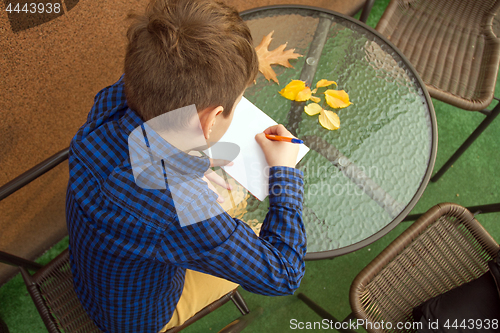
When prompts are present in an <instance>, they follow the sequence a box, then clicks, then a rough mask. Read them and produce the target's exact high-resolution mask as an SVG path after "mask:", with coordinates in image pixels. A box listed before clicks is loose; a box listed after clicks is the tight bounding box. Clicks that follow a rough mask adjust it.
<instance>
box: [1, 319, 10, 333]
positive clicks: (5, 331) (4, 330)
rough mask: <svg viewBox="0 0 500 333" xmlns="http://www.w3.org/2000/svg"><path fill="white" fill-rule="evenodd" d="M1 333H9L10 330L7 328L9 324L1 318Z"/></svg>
mask: <svg viewBox="0 0 500 333" xmlns="http://www.w3.org/2000/svg"><path fill="white" fill-rule="evenodd" d="M0 333H9V328H8V327H7V324H6V323H4V322H3V320H2V319H1V318H0Z"/></svg>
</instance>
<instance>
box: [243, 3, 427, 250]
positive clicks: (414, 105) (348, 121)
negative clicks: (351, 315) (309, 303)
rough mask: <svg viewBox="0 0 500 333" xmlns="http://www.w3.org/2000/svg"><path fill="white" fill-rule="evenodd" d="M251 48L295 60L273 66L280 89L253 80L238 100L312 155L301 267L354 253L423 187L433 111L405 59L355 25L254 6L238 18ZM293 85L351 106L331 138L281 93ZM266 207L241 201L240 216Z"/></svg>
mask: <svg viewBox="0 0 500 333" xmlns="http://www.w3.org/2000/svg"><path fill="white" fill-rule="evenodd" d="M241 15H242V17H243V19H244V20H245V21H246V22H247V24H248V26H249V27H250V30H251V32H252V36H253V38H254V43H255V46H257V45H258V44H259V43H260V41H261V40H262V37H263V36H265V35H267V34H268V33H269V32H271V31H274V34H273V40H272V42H271V44H270V46H269V49H270V50H273V49H274V48H276V47H277V46H279V45H281V44H284V43H288V47H287V49H289V48H295V52H297V53H300V54H302V55H303V57H302V58H299V59H298V60H292V61H291V63H292V65H293V67H294V68H285V67H281V66H273V69H274V70H275V72H276V74H277V77H278V80H279V85H278V84H275V83H273V82H272V81H267V80H266V79H265V78H264V77H263V76H262V75H261V74H259V76H258V78H257V80H256V84H255V85H254V86H252V87H250V88H248V89H247V91H246V92H245V97H246V98H247V99H248V100H250V101H251V102H252V103H254V104H255V105H256V106H258V107H259V108H260V109H261V110H263V111H264V112H265V113H267V114H268V115H269V116H271V117H272V118H273V119H274V120H276V121H277V122H278V123H282V124H284V125H285V126H286V127H287V128H288V129H289V130H291V131H292V132H293V133H294V134H295V135H296V136H297V137H298V138H300V139H302V140H304V141H305V144H306V145H307V146H308V147H309V148H310V149H311V150H310V151H309V153H308V154H307V155H306V156H305V157H304V159H303V160H302V161H301V162H300V163H299V164H298V165H297V168H299V169H300V170H302V171H303V172H304V180H305V187H304V189H305V193H304V211H303V218H304V225H305V229H306V233H307V256H306V259H321V258H327V257H334V256H338V255H341V254H345V253H348V252H351V251H354V250H357V249H359V248H361V247H363V246H366V245H368V244H370V243H372V242H374V241H375V240H377V239H379V238H380V237H382V236H383V235H385V234H386V233H387V232H389V231H390V230H391V229H392V228H394V227H395V226H396V225H397V224H398V223H399V222H401V221H402V220H403V219H404V217H405V216H406V215H407V214H408V213H409V211H410V210H411V209H412V208H413V206H414V205H415V204H416V202H417V201H418V199H419V198H420V196H421V195H422V192H423V190H424V189H425V187H426V185H427V183H428V181H429V178H430V174H431V173H432V168H433V166H434V160H435V155H436V150H437V127H436V119H435V114H434V109H433V106H432V103H431V100H430V98H429V95H428V93H427V90H426V89H425V86H424V84H423V83H422V81H421V80H420V78H419V77H418V75H417V74H416V72H415V70H414V69H413V67H412V66H411V65H410V64H409V62H408V61H407V60H406V59H405V58H404V56H403V55H402V54H401V53H400V52H399V51H398V50H397V49H396V48H395V47H394V46H392V44H390V42H388V41H387V40H386V39H385V38H384V37H382V36H381V35H379V34H378V33H377V32H376V31H375V30H373V29H371V28H369V27H368V26H366V25H364V24H363V23H361V22H359V21H357V20H354V19H352V18H349V17H346V16H343V15H341V14H338V13H335V12H331V11H326V10H323V9H319V8H313V7H305V6H274V7H263V8H260V9H256V10H251V11H248V12H244V13H242V14H241ZM293 79H300V80H303V81H305V82H306V84H307V85H309V86H311V85H313V86H314V85H315V84H316V82H317V81H318V80H320V79H327V80H333V81H336V82H337V84H338V89H339V90H342V89H343V90H345V91H346V92H347V93H348V94H349V97H350V100H351V102H352V103H353V104H352V105H351V106H349V107H348V108H345V109H339V110H337V111H336V112H337V113H338V115H339V117H340V121H341V125H340V128H339V129H338V130H336V131H329V130H326V129H324V128H323V127H322V126H321V125H320V124H319V122H318V116H308V115H307V114H306V113H305V112H304V105H305V104H306V103H299V102H291V101H289V100H287V99H285V98H283V97H282V96H281V95H280V94H279V93H278V91H280V90H281V89H282V88H283V87H284V86H285V85H286V84H288V83H289V82H290V81H291V80H293ZM267 207H268V200H266V201H264V202H260V201H258V200H257V199H255V198H253V197H250V198H249V199H248V200H247V204H246V209H245V212H244V214H243V215H242V216H241V218H242V219H244V220H252V219H256V220H260V221H262V220H263V218H264V216H265V214H266V212H267Z"/></svg>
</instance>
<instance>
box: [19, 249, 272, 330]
mask: <svg viewBox="0 0 500 333" xmlns="http://www.w3.org/2000/svg"><path fill="white" fill-rule="evenodd" d="M20 269H21V274H22V276H23V279H24V282H25V284H26V287H27V288H28V291H29V293H30V295H31V298H32V299H33V302H34V303H35V306H36V308H37V310H38V312H39V313H40V316H41V317H42V319H43V322H44V324H45V326H46V327H47V329H48V331H49V333H61V332H66V333H69V332H71V333H99V332H101V330H99V329H98V328H97V326H95V324H94V322H93V321H92V320H91V319H90V317H89V316H88V315H87V313H86V312H85V310H84V309H83V307H82V305H81V303H80V301H79V300H78V298H77V297H76V293H75V291H74V289H73V276H72V275H71V269H70V265H69V251H68V250H67V249H66V250H65V251H63V252H62V253H61V254H60V255H59V256H57V257H56V258H55V259H54V260H52V261H51V262H50V263H49V264H47V265H46V266H44V267H43V268H42V269H40V270H38V271H37V272H36V273H35V274H34V275H33V276H32V275H30V274H29V273H28V271H27V270H26V269H25V268H23V267H21V268H20ZM229 300H232V301H233V302H234V304H235V305H236V307H237V308H238V310H240V312H241V313H242V314H243V315H244V316H242V317H240V319H237V320H236V321H235V322H233V323H231V324H230V325H228V326H226V327H225V328H224V329H223V330H221V331H220V332H224V333H229V332H240V331H241V330H242V329H243V328H244V327H246V326H247V324H248V323H249V322H251V321H252V320H253V319H254V317H255V316H256V315H258V314H260V313H261V312H262V309H261V308H260V309H258V310H257V311H253V312H252V313H251V314H249V313H250V310H249V309H248V307H247V305H246V303H245V301H244V300H243V298H242V297H241V295H240V293H238V291H237V290H236V289H235V290H233V291H231V292H230V293H228V294H226V295H225V296H223V297H221V298H220V299H218V300H217V301H215V302H213V303H212V304H210V305H208V306H206V307H205V308H203V309H202V310H201V311H200V312H198V313H197V314H196V315H194V316H193V317H191V318H190V319H188V320H187V321H186V322H185V323H184V324H183V325H181V326H177V327H174V328H171V329H170V330H168V331H167V333H176V332H179V331H181V330H182V329H184V328H186V327H187V326H189V325H191V324H192V323H194V322H195V321H197V320H198V319H200V318H202V317H204V316H206V315H207V314H209V313H210V312H212V311H214V310H215V309H217V308H219V307H221V306H222V305H223V304H225V303H227V302H228V301H229Z"/></svg>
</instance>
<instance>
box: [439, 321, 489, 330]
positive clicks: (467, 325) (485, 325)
mask: <svg viewBox="0 0 500 333" xmlns="http://www.w3.org/2000/svg"><path fill="white" fill-rule="evenodd" d="M443 326H444V327H445V328H446V329H452V328H454V329H458V328H463V329H474V330H481V329H485V330H489V329H493V330H497V329H498V319H492V320H490V319H467V320H466V319H464V320H462V321H458V320H456V319H455V321H451V320H449V319H448V320H446V322H445V323H444V325H443Z"/></svg>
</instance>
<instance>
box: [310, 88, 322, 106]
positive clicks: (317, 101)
mask: <svg viewBox="0 0 500 333" xmlns="http://www.w3.org/2000/svg"><path fill="white" fill-rule="evenodd" d="M314 90H316V89H314ZM314 90H313V91H314ZM311 101H313V102H314V103H319V102H321V98H319V97H316V96H311Z"/></svg>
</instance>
